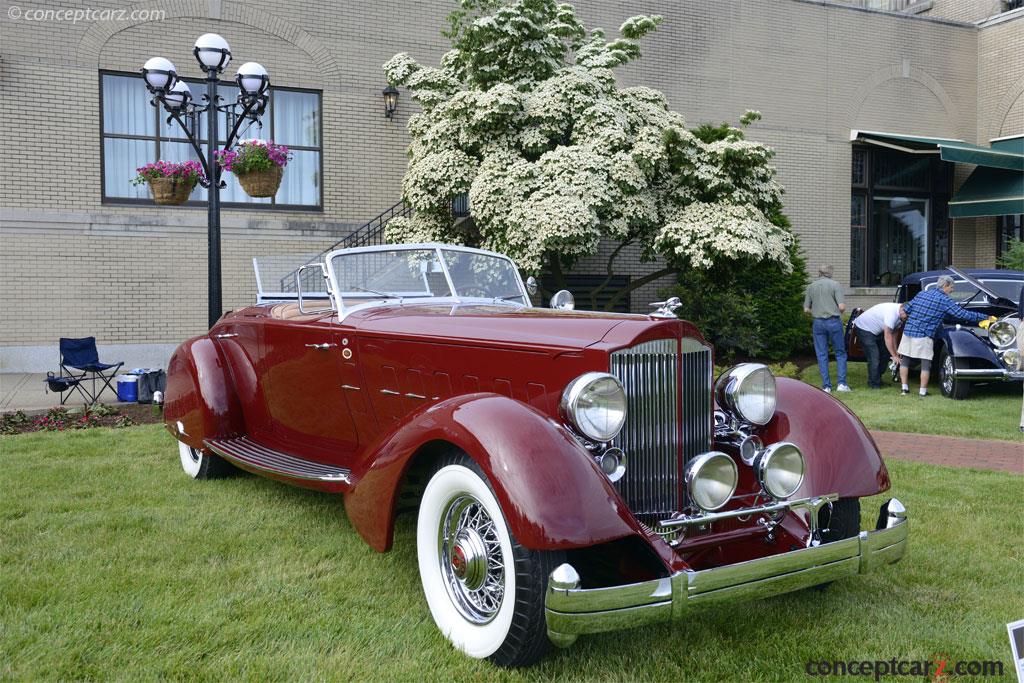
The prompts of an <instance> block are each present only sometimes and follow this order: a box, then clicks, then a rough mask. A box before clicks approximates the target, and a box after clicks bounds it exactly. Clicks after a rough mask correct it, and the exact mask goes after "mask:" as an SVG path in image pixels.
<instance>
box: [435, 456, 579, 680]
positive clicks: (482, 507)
mask: <svg viewBox="0 0 1024 683" xmlns="http://www.w3.org/2000/svg"><path fill="white" fill-rule="evenodd" d="M416 551H417V558H418V562H419V569H420V579H421V580H422V583H423V593H424V595H425V596H426V599H427V605H428V606H429V608H430V613H431V615H432V616H433V618H434V623H436V624H437V627H438V628H439V629H440V630H441V633H443V634H444V636H445V637H446V638H448V640H450V641H451V643H452V644H453V645H454V646H455V647H456V648H457V649H459V650H461V651H462V652H464V653H466V654H467V655H469V656H470V657H476V658H480V659H482V658H488V659H490V660H491V661H493V662H494V663H496V664H499V665H501V666H525V665H527V664H531V663H533V662H535V661H536V660H537V659H539V658H540V657H541V656H543V655H544V653H545V652H546V651H547V649H548V647H549V645H550V643H549V641H548V638H547V628H546V624H545V621H544V591H545V589H546V587H547V577H548V574H549V573H550V572H551V569H553V567H554V566H555V564H556V563H557V562H558V561H559V560H560V554H559V553H552V552H539V551H531V550H527V549H526V548H523V547H522V546H520V545H519V544H518V543H517V542H516V540H515V538H514V537H513V536H512V533H511V532H510V531H509V528H508V525H507V523H506V521H505V517H504V515H503V514H502V511H501V507H500V505H499V504H498V501H497V498H496V497H495V495H494V492H493V491H492V490H491V487H490V485H489V483H488V481H487V479H486V476H485V475H484V474H483V472H482V470H481V469H480V468H479V466H478V465H477V464H476V463H475V462H473V461H472V460H471V459H470V458H469V457H468V456H466V455H465V454H463V453H461V452H454V453H452V454H451V455H448V456H446V457H444V458H442V460H441V462H440V463H439V466H438V467H437V469H436V470H435V471H434V473H433V475H432V476H431V478H430V481H429V482H428V483H427V486H426V488H425V489H424V492H423V497H422V499H421V501H420V510H419V518H418V520H417V523H416Z"/></svg>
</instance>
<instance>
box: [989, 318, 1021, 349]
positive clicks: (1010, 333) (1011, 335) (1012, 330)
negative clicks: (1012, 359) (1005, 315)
mask: <svg viewBox="0 0 1024 683" xmlns="http://www.w3.org/2000/svg"><path fill="white" fill-rule="evenodd" d="M988 338H989V339H991V340H992V343H993V344H995V345H996V346H1009V345H1010V344H1012V343H1013V342H1015V341H1017V326H1016V325H1014V324H1013V323H1011V322H1010V321H1009V320H1000V321H999V322H994V323H992V324H991V325H989V327H988Z"/></svg>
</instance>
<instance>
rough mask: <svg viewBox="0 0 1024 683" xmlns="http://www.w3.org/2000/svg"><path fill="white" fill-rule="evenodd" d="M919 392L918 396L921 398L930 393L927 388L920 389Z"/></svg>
mask: <svg viewBox="0 0 1024 683" xmlns="http://www.w3.org/2000/svg"><path fill="white" fill-rule="evenodd" d="M917 394H918V396H920V397H921V398H924V397H925V396H927V395H928V391H927V390H925V389H921V390H920V391H918V392H917Z"/></svg>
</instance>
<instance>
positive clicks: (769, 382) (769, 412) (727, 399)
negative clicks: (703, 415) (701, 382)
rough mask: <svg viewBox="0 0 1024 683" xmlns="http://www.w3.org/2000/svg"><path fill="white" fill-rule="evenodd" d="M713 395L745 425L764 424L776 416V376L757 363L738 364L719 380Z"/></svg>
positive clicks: (719, 403)
mask: <svg viewBox="0 0 1024 683" xmlns="http://www.w3.org/2000/svg"><path fill="white" fill-rule="evenodd" d="M715 396H716V397H717V399H718V405H719V406H721V407H722V408H724V409H725V410H728V411H729V412H730V413H732V414H733V415H735V416H736V417H738V418H739V419H741V420H743V421H744V422H749V423H751V424H755V425H766V424H768V423H769V422H770V421H771V419H772V417H773V416H774V415H775V400H776V398H775V375H773V374H772V371H771V370H769V369H768V368H767V366H764V365H761V364H760V363H741V364H740V365H736V366H734V367H732V368H729V369H728V370H727V371H726V372H725V373H724V374H723V375H722V376H721V377H719V378H718V381H717V382H716V383H715Z"/></svg>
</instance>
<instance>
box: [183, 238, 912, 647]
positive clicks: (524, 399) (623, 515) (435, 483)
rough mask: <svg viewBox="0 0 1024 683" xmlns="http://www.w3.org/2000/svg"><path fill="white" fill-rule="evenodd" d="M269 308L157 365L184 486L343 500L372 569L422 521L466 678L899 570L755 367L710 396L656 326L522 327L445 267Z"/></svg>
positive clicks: (441, 255) (843, 458)
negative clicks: (225, 482)
mask: <svg viewBox="0 0 1024 683" xmlns="http://www.w3.org/2000/svg"><path fill="white" fill-rule="evenodd" d="M531 280H532V278H531ZM264 289H266V288H263V289H261V295H260V296H261V299H262V300H263V301H262V302H261V303H260V304H258V305H255V306H252V307H250V308H245V309H242V310H238V311H234V312H231V313H229V314H227V315H225V316H224V317H223V318H222V319H221V320H220V321H218V323H217V324H216V325H215V326H214V327H213V329H211V330H210V332H209V334H207V335H203V336H201V337H197V338H195V339H191V340H189V341H187V342H185V343H184V344H182V345H181V346H180V347H179V348H178V349H177V351H176V352H175V353H174V356H173V358H172V359H171V363H170V367H169V372H168V381H167V391H166V405H165V414H166V422H167V427H168V429H170V431H171V432H172V433H173V434H174V436H175V437H176V438H177V440H178V441H179V443H180V457H181V464H182V467H183V468H184V470H185V472H186V473H188V474H189V475H190V476H192V477H195V478H199V479H205V478H213V477H219V476H223V475H225V474H227V473H229V472H230V471H231V470H233V469H234V468H240V469H243V470H247V471H250V472H253V473H256V474H260V475H262V476H265V477H270V478H272V479H277V480H279V481H282V482H285V483H288V484H293V485H296V486H304V487H309V488H314V489H318V490H321V491H328V492H331V493H339V494H341V495H342V496H343V499H344V504H345V509H346V511H347V513H348V516H349V519H350V520H351V522H352V525H353V527H354V528H355V529H356V530H357V531H358V533H359V534H360V535H361V536H362V537H363V539H364V540H365V541H366V542H367V543H368V544H369V545H370V546H371V547H373V548H374V549H376V550H378V551H382V552H383V551H386V550H388V549H389V548H390V547H391V543H392V535H393V529H394V522H395V516H396V515H397V514H398V513H399V512H401V511H403V510H416V511H418V521H417V527H416V528H417V531H416V535H417V553H418V558H419V559H418V563H419V571H420V576H421V578H422V583H423V591H424V594H425V596H426V601H427V604H428V606H429V608H430V612H431V614H432V615H433V618H434V620H435V622H436V623H437V626H438V628H439V629H440V630H441V632H442V633H443V634H444V635H445V636H446V637H447V638H448V639H449V640H450V641H451V642H452V643H453V644H454V645H455V647H457V648H459V649H460V650H462V651H464V652H465V653H467V654H468V655H470V656H473V657H480V658H489V659H490V660H492V661H493V662H495V663H497V664H499V665H503V666H521V665H526V664H530V663H532V662H534V661H536V660H537V659H538V658H539V657H541V656H542V655H543V654H544V652H545V651H546V650H547V648H548V647H549V645H550V644H552V643H553V644H555V645H558V646H563V647H564V646H568V645H569V644H571V643H572V642H573V641H574V640H575V639H576V638H577V636H579V635H581V634H587V633H595V632H600V631H609V630H614V629H623V628H627V627H631V626H636V625H640V624H646V623H650V622H656V621H663V620H668V619H671V618H679V617H681V616H684V615H685V614H686V613H687V612H688V611H689V610H695V609H700V608H701V607H702V606H704V605H706V604H710V603H714V602H718V601H722V600H746V599H752V598H762V597H765V596H770V595H774V594H778V593H782V592H788V591H794V590H799V589H802V588H806V587H808V586H812V585H817V584H824V583H828V582H831V581H834V580H836V579H839V578H842V577H845V576H850V575H853V574H859V573H864V572H866V571H868V570H871V569H874V568H876V567H878V566H880V565H885V564H889V563H892V562H896V561H897V560H899V559H900V558H901V557H902V556H903V554H904V552H905V549H906V544H907V521H906V511H905V509H904V507H903V506H902V505H901V504H900V502H899V501H898V500H896V499H890V500H889V501H888V502H886V503H885V504H884V505H882V507H881V510H880V513H879V516H878V521H877V524H876V525H875V528H874V529H871V530H869V531H861V529H860V502H859V499H860V498H861V497H863V496H872V495H875V494H877V493H880V492H883V491H886V490H887V489H888V488H889V475H888V472H887V471H886V468H885V465H884V464H883V462H882V459H881V457H880V456H879V453H878V449H877V447H876V446H875V444H874V442H873V441H872V439H871V436H870V435H869V434H868V432H867V430H866V429H865V428H864V426H863V425H862V424H861V423H860V421H859V420H858V419H857V418H856V417H855V416H854V415H853V414H852V413H851V412H850V411H849V410H847V409H846V408H845V407H844V406H843V404H842V403H840V402H838V401H836V400H834V399H833V398H831V397H830V396H828V395H826V394H824V393H822V392H821V391H819V390H818V389H816V388H813V387H810V386H808V385H806V384H803V383H801V382H798V381H795V380H789V379H783V378H778V379H776V378H775V377H773V376H772V374H771V372H770V371H769V370H768V368H766V367H765V366H763V365H758V364H753V363H746V364H742V365H738V366H736V367H733V368H731V369H730V370H728V371H727V372H725V373H724V374H723V375H722V376H721V377H719V378H718V380H717V381H715V382H713V381H712V372H713V370H712V367H713V366H712V349H711V348H710V346H709V345H708V344H707V343H706V342H705V340H704V339H703V337H702V336H701V334H700V332H699V331H698V330H697V329H696V328H694V326H693V325H691V324H690V323H688V322H686V321H683V320H679V319H678V318H677V317H676V316H675V315H674V314H673V313H672V310H673V308H674V304H673V302H665V304H664V305H662V307H661V308H660V309H659V310H658V311H657V312H655V313H654V314H652V315H650V316H643V315H626V314H609V313H596V312H583V311H575V310H572V305H571V297H570V296H567V293H560V295H559V296H556V297H555V299H554V300H555V301H556V302H557V303H558V308H554V309H542V308H536V307H534V306H532V305H531V303H530V293H531V292H530V291H529V290H528V287H527V286H526V285H524V283H523V281H522V279H521V277H520V275H519V272H518V270H517V269H516V267H515V265H514V264H513V263H512V262H511V261H510V260H509V259H508V258H506V257H504V256H501V255H499V254H495V253H491V252H486V251H481V250H476V249H467V248H463V247H455V246H447V245H397V246H383V247H366V248H358V249H345V250H339V251H335V252H332V253H330V254H329V255H328V256H327V257H326V258H325V260H324V261H323V262H322V263H317V264H314V265H311V266H304V267H303V268H302V269H300V271H299V273H298V274H297V276H296V278H295V289H296V290H298V291H297V293H296V294H293V295H291V294H287V293H282V294H280V295H277V296H274V295H268V294H266V293H265V292H264ZM289 297H290V300H288V299H289ZM273 299H276V301H274V300H273ZM809 599H810V598H809ZM814 599H817V598H814ZM880 599H884V597H883V596H880ZM809 628H810V627H809Z"/></svg>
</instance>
